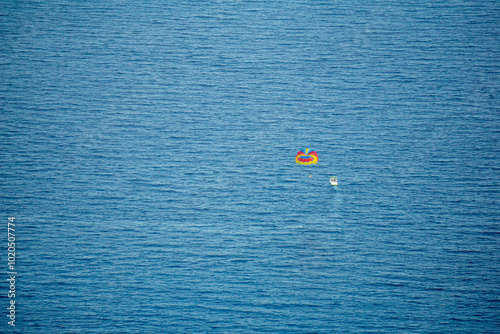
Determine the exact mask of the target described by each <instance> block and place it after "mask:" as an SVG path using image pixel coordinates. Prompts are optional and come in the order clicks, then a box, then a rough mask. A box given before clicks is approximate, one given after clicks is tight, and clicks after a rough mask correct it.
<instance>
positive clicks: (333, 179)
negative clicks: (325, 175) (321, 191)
mask: <svg viewBox="0 0 500 334" xmlns="http://www.w3.org/2000/svg"><path fill="white" fill-rule="evenodd" d="M330 184H331V185H332V186H336V185H337V177H336V176H331V177H330Z"/></svg>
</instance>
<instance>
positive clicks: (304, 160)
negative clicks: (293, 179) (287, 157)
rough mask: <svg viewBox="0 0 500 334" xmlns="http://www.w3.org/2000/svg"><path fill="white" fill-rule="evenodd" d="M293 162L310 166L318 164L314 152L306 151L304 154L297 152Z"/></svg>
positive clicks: (316, 155)
mask: <svg viewBox="0 0 500 334" xmlns="http://www.w3.org/2000/svg"><path fill="white" fill-rule="evenodd" d="M295 162H296V163H298V164H301V165H310V164H317V163H318V154H317V153H316V152H314V151H309V149H308V148H307V149H306V152H305V153H304V151H299V152H298V153H297V155H296V156H295Z"/></svg>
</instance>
